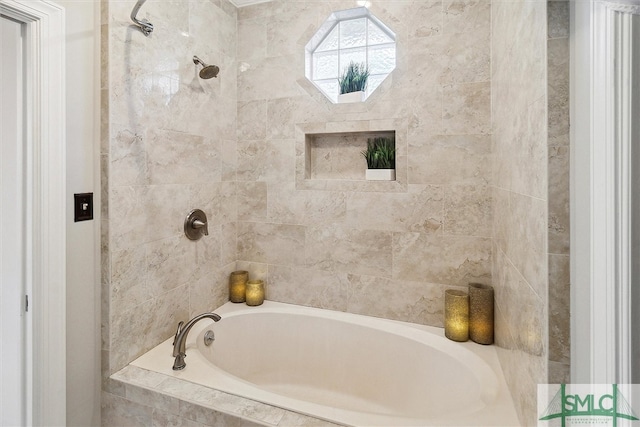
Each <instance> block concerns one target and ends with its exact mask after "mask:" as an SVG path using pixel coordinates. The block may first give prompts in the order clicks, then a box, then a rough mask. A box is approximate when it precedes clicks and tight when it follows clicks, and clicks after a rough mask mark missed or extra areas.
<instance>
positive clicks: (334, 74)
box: [313, 50, 338, 80]
mask: <svg viewBox="0 0 640 427" xmlns="http://www.w3.org/2000/svg"><path fill="white" fill-rule="evenodd" d="M330 78H334V79H336V78H338V52H337V51H335V50H333V51H329V52H320V53H315V54H314V55H313V79H314V80H321V79H330Z"/></svg>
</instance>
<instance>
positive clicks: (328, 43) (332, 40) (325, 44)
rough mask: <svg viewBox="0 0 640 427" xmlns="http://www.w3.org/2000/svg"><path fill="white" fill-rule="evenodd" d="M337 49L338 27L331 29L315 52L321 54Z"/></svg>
mask: <svg viewBox="0 0 640 427" xmlns="http://www.w3.org/2000/svg"><path fill="white" fill-rule="evenodd" d="M336 49H338V26H337V25H336V26H335V27H333V30H331V32H330V33H329V35H328V36H327V37H325V39H324V40H323V41H322V43H320V46H318V48H317V49H316V50H315V51H316V52H323V51H326V50H336Z"/></svg>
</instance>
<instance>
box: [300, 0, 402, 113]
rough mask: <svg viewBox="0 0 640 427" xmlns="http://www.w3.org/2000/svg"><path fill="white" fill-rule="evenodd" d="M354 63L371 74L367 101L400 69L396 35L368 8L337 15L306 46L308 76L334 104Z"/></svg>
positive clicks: (321, 27)
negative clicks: (350, 65) (341, 84)
mask: <svg viewBox="0 0 640 427" xmlns="http://www.w3.org/2000/svg"><path fill="white" fill-rule="evenodd" d="M350 63H354V64H363V65H364V66H366V68H367V69H368V71H369V77H368V80H367V86H366V89H365V91H364V99H365V100H366V99H367V98H368V97H369V95H371V94H372V93H373V92H374V91H375V90H376V89H377V87H378V86H379V85H380V84H381V83H382V82H383V81H384V80H385V79H386V78H387V76H389V74H391V72H392V71H393V70H394V69H395V67H396V36H395V33H394V32H393V31H392V30H391V29H390V28H389V27H387V26H386V25H385V24H384V23H383V22H382V21H380V20H379V19H378V18H376V17H375V16H374V15H373V14H372V13H371V12H370V11H369V9H367V8H366V7H357V8H354V9H348V10H341V11H337V12H333V13H332V14H331V15H330V16H329V17H328V18H327V19H326V20H325V22H324V23H323V24H322V25H321V26H320V28H319V29H318V31H317V32H316V33H315V34H314V35H313V37H312V38H311V40H310V41H309V43H307V45H306V46H305V75H306V77H307V79H309V81H310V82H311V83H313V84H314V86H315V87H316V88H318V90H320V92H322V94H324V95H325V96H326V97H327V98H328V99H329V100H331V102H333V103H336V102H338V95H339V94H340V87H339V83H338V80H339V78H340V76H342V75H343V74H344V72H345V70H346V69H347V67H348V66H349V64H350Z"/></svg>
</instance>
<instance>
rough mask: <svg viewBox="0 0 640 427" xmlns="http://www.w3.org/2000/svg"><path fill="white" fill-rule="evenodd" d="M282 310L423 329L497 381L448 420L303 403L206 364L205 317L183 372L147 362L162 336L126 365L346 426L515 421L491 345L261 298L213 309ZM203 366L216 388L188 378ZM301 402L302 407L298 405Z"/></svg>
mask: <svg viewBox="0 0 640 427" xmlns="http://www.w3.org/2000/svg"><path fill="white" fill-rule="evenodd" d="M282 310H285V313H289V314H293V313H295V314H300V315H306V316H308V315H312V316H313V317H320V318H326V317H327V316H330V318H335V319H337V320H339V321H345V319H346V320H347V321H349V322H350V323H354V322H353V321H354V320H356V323H367V324H366V325H364V326H366V327H371V326H370V325H369V324H370V323H372V322H373V323H374V324H376V326H382V327H383V328H390V329H394V328H398V327H399V326H401V327H408V328H407V329H406V331H405V332H407V333H408V334H409V335H412V334H418V335H424V332H428V333H430V334H431V335H432V336H433V340H435V341H437V342H439V343H441V344H442V343H444V344H446V345H447V346H448V347H449V348H451V349H453V350H455V351H454V353H455V354H456V355H457V356H458V357H462V356H461V354H465V353H470V354H472V355H473V356H475V357H478V360H480V361H481V362H483V363H485V364H486V366H487V367H488V369H489V371H490V374H488V375H489V378H490V377H493V378H495V380H496V381H497V385H496V389H497V391H496V395H495V396H492V397H491V400H492V402H490V403H491V404H486V403H487V402H483V403H485V405H484V407H483V408H481V409H479V410H474V411H472V412H470V413H468V414H462V415H460V414H457V416H458V417H459V418H458V419H456V420H455V421H453V422H452V420H450V419H449V418H448V417H441V416H436V417H433V418H429V419H428V420H425V419H424V418H419V419H418V418H410V417H405V418H399V417H389V416H386V415H384V414H367V413H362V412H355V411H350V410H347V409H342V408H333V407H328V406H324V405H321V404H316V403H313V402H307V401H303V400H299V399H294V398H290V397H288V396H284V395H280V394H276V393H273V392H270V391H266V390H263V389H260V388H259V387H257V386H256V385H255V384H253V383H251V382H248V381H245V380H243V379H241V378H238V377H236V376H234V375H232V374H230V373H228V372H226V371H224V370H222V369H221V368H218V367H216V366H215V365H212V364H211V362H209V361H208V360H207V359H206V358H205V357H204V355H203V354H202V353H200V352H199V351H198V350H197V349H196V347H197V346H198V344H197V340H198V338H199V337H200V336H201V334H204V332H205V331H206V330H207V329H208V328H209V326H213V328H214V329H215V325H212V324H213V323H214V322H213V321H210V320H208V319H205V320H203V321H201V322H198V323H197V324H196V325H194V327H193V329H192V331H191V333H190V334H189V337H188V340H187V354H188V355H189V356H191V357H188V358H187V368H186V369H185V370H183V371H172V370H171V366H170V365H171V363H172V359H168V358H167V357H166V356H163V357H164V361H163V362H162V363H159V361H158V360H153V359H152V358H151V357H150V353H151V352H153V351H154V350H157V351H163V354H164V355H168V354H170V351H171V349H172V346H171V341H172V339H171V338H170V339H168V340H166V341H165V342H163V343H162V344H160V345H159V346H157V347H156V348H154V349H152V350H151V351H149V352H147V353H145V354H144V355H142V356H140V357H139V358H138V359H136V360H135V361H133V362H131V363H130V365H133V366H137V367H140V368H142V369H147V370H151V371H154V372H159V373H162V374H165V375H168V376H172V377H175V378H179V379H182V380H185V381H187V382H191V383H194V384H207V386H208V387H211V388H213V389H215V390H219V391H222V392H224V393H228V394H231V395H234V396H238V397H240V398H244V399H249V400H253V401H256V402H261V403H264V404H267V405H271V406H274V407H278V408H282V409H284V410H288V411H292V412H296V413H301V414H304V415H308V416H311V417H314V418H318V419H322V420H326V421H330V422H334V423H341V424H346V425H358V424H359V422H357V421H356V422H354V421H353V420H358V419H359V418H361V416H362V415H373V416H374V419H373V418H372V419H368V420H367V421H365V423H366V424H367V425H391V424H396V425H424V423H425V421H428V422H429V423H433V425H442V426H445V425H474V422H477V420H478V418H477V417H478V416H483V415H484V416H490V417H492V420H493V421H494V424H492V425H515V424H517V420H518V419H517V415H516V413H515V408H514V405H513V401H512V399H511V395H510V394H509V392H508V389H507V387H506V382H505V381H504V376H503V374H502V370H501V368H500V366H499V362H498V361H497V354H496V351H495V348H494V346H482V345H479V344H475V343H472V342H466V343H458V342H455V343H454V342H452V341H449V340H447V339H446V338H445V337H444V330H443V329H442V328H438V327H433V326H427V325H420V324H414V323H408V322H403V321H397V320H390V319H383V318H374V317H369V316H364V315H360V314H353V313H347V312H338V311H332V310H325V309H317V308H313V307H306V306H299V305H293V304H287V303H280V302H273V301H265V303H264V304H263V305H262V306H258V307H249V306H246V305H244V304H235V303H231V302H227V303H225V304H224V305H222V306H221V307H219V308H218V309H216V310H213V311H214V312H216V313H217V314H219V315H221V316H222V318H223V320H224V318H225V317H235V316H240V315H250V314H252V313H255V312H256V311H260V312H263V313H279V312H281V311H282ZM390 333H394V332H390ZM410 339H411V338H410ZM419 342H420V341H419ZM422 344H423V343H422ZM163 347H164V350H162V348H163ZM190 349H191V352H189V350H190ZM190 366H191V368H192V369H191V370H189V367H190ZM205 367H206V368H209V369H213V370H214V371H215V372H216V374H219V375H218V376H217V379H216V381H218V382H219V386H213V385H209V384H208V381H206V380H204V381H202V380H199V379H194V376H197V375H195V374H194V373H195V372H199V370H200V369H204V368H205ZM220 381H221V383H220ZM228 381H231V382H235V383H241V384H244V385H245V386H246V387H249V388H252V389H255V390H257V391H258V393H257V394H256V393H253V394H252V393H245V392H244V391H242V392H238V391H237V390H236V389H234V387H233V386H229V384H228ZM241 388H242V387H241ZM247 394H248V395H247ZM274 395H275V396H277V397H278V399H276V401H275V403H274V399H272V397H273V396H274ZM301 403H302V405H300V404H301ZM292 407H293V408H292ZM496 410H498V412H499V411H500V410H502V411H505V413H504V416H501V415H500V414H496ZM494 418H495V420H494ZM482 419H483V423H482V424H481V425H485V424H486V423H485V422H484V420H485V419H484V418H482ZM496 420H497V421H498V422H497V423H495V421H496ZM499 420H503V421H502V422H500V421H499ZM399 421H402V423H400V424H398V422H399ZM361 423H362V422H360V424H361Z"/></svg>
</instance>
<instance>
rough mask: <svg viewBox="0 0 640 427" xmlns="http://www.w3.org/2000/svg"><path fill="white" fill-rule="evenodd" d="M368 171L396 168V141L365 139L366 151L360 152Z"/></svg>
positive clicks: (389, 139) (384, 138)
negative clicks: (365, 161)
mask: <svg viewBox="0 0 640 427" xmlns="http://www.w3.org/2000/svg"><path fill="white" fill-rule="evenodd" d="M361 153H362V155H363V156H364V158H365V159H366V160H367V168H369V169H395V168H396V141H395V140H394V138H387V137H377V138H373V139H371V138H369V139H367V149H366V150H364V151H361Z"/></svg>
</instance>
